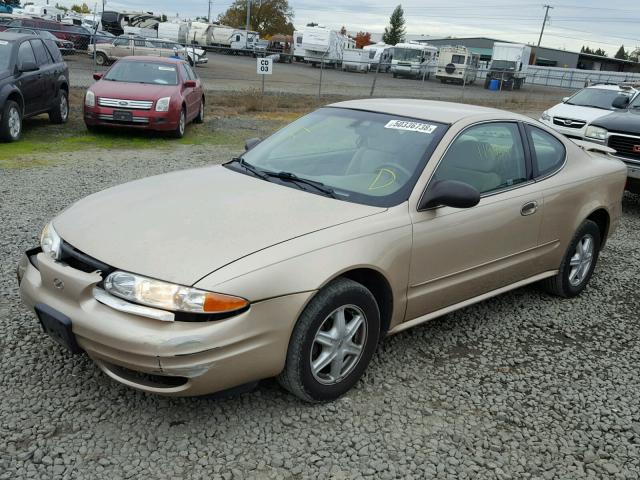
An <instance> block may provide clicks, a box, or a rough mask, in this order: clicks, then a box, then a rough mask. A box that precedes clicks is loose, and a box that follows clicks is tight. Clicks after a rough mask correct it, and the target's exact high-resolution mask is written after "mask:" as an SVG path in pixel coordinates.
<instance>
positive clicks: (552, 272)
mask: <svg viewBox="0 0 640 480" xmlns="http://www.w3.org/2000/svg"><path fill="white" fill-rule="evenodd" d="M557 273H558V270H549V271H548V272H544V273H540V274H538V275H534V276H533V277H529V278H525V279H524V280H520V281H519V282H516V283H512V284H511V285H507V286H504V287H501V288H498V289H496V290H491V291H490V292H487V293H483V294H482V295H478V296H477V297H473V298H470V299H468V300H464V301H462V302H459V303H455V304H453V305H449V306H448V307H445V308H441V309H440V310H436V311H435V312H431V313H427V314H426V315H422V316H421V317H417V318H414V319H413V320H407V321H405V322H403V323H401V324H399V325H397V326H395V327H394V328H393V329H391V330H389V332H388V333H387V335H393V334H396V333H398V332H402V331H403V330H406V329H408V328H411V327H415V326H416V325H419V324H421V323H424V322H428V321H429V320H433V319H434V318H438V317H441V316H442V315H446V314H447V313H451V312H453V311H455V310H460V309H461V308H464V307H468V306H469V305H473V304H474V303H478V302H481V301H483V300H486V299H488V298H491V297H495V296H497V295H500V294H502V293H505V292H508V291H510V290H515V289H516V288H520V287H524V286H525V285H529V284H530V283H535V282H539V281H540V280H544V279H545V278H549V277H553V276H554V275H556V274H557Z"/></svg>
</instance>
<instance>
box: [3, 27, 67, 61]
mask: <svg viewBox="0 0 640 480" xmlns="http://www.w3.org/2000/svg"><path fill="white" fill-rule="evenodd" d="M5 32H7V33H27V34H29V35H38V36H39V37H40V38H42V39H48V40H52V41H54V42H55V43H56V46H57V47H58V50H60V53H61V54H62V55H73V54H74V53H75V51H76V49H75V48H74V46H73V42H71V41H69V40H62V39H61V38H58V37H56V36H55V35H54V34H53V33H51V32H49V31H47V30H36V29H33V28H18V27H11V28H7V29H6V30H5Z"/></svg>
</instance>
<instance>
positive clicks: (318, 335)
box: [278, 278, 380, 402]
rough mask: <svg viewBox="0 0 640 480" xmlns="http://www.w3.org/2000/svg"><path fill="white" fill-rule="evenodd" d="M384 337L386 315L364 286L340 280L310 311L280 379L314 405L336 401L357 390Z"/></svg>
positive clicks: (293, 341)
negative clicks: (382, 327) (382, 315)
mask: <svg viewBox="0 0 640 480" xmlns="http://www.w3.org/2000/svg"><path fill="white" fill-rule="evenodd" d="M379 337H380V311H379V309H378V304H377V303H376V300H375V298H374V297H373V295H372V294H371V292H370V291H369V290H367V289H366V288H365V287H364V286H362V285H361V284H359V283H357V282H354V281H353V280H349V279H346V278H340V279H337V280H335V281H334V282H332V283H330V284H329V285H327V286H326V287H325V288H323V289H322V290H320V292H318V294H317V295H316V296H315V297H314V298H313V300H311V302H310V303H309V305H307V307H306V308H305V309H304V311H303V312H302V314H301V315H300V318H299V319H298V322H297V323H296V326H295V328H294V330H293V334H292V335H291V339H290V341H289V349H288V351H287V360H286V363H285V367H284V370H283V371H282V373H281V374H280V375H279V376H278V381H279V382H280V385H282V386H283V387H284V388H285V389H287V390H288V391H289V392H291V393H293V394H294V395H296V396H297V397H299V398H301V399H303V400H306V401H308V402H323V401H330V400H335V399H336V398H338V397H340V396H341V395H343V394H344V393H346V392H347V391H348V390H350V389H351V387H353V386H354V385H355V384H356V382H357V381H358V380H359V379H360V377H361V376H362V374H363V373H364V370H365V369H366V368H367V365H368V364H369V362H370V361H371V357H372V356H373V354H374V352H375V349H376V346H377V344H378V340H379Z"/></svg>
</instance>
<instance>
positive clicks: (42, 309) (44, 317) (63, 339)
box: [35, 303, 82, 354]
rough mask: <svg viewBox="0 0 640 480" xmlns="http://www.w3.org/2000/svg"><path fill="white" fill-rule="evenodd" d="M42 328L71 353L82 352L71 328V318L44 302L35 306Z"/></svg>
mask: <svg viewBox="0 0 640 480" xmlns="http://www.w3.org/2000/svg"><path fill="white" fill-rule="evenodd" d="M35 311H36V316H37V317H38V320H40V325H41V326H42V330H43V331H44V332H45V333H46V334H48V335H49V336H50V337H51V338H53V339H54V340H55V341H56V342H58V343H59V344H60V345H62V346H63V347H65V348H67V349H68V350H69V351H70V352H71V353H73V354H76V353H82V349H81V348H80V346H79V345H78V342H77V341H76V336H75V335H74V333H73V330H72V329H71V319H70V318H69V317H67V316H66V315H64V314H63V313H60V312H58V311H57V310H55V309H53V308H51V307H50V306H48V305H45V304H44V303H38V304H36V306H35Z"/></svg>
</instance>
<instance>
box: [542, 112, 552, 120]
mask: <svg viewBox="0 0 640 480" xmlns="http://www.w3.org/2000/svg"><path fill="white" fill-rule="evenodd" d="M540 120H543V121H545V122H550V121H551V115H549V112H542V116H541V117H540Z"/></svg>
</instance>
